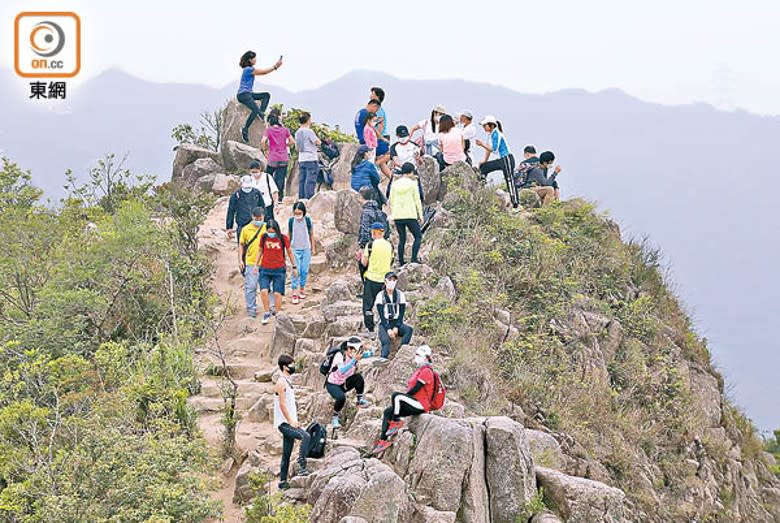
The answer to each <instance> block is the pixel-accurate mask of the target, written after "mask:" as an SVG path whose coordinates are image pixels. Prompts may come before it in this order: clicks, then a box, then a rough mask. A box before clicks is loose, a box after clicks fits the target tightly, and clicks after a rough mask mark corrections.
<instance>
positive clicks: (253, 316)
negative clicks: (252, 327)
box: [246, 312, 257, 319]
mask: <svg viewBox="0 0 780 523" xmlns="http://www.w3.org/2000/svg"><path fill="white" fill-rule="evenodd" d="M246 315H247V316H249V317H250V318H252V319H255V318H257V313H256V312H247V313H246Z"/></svg>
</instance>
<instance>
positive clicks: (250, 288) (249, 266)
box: [238, 207, 266, 318]
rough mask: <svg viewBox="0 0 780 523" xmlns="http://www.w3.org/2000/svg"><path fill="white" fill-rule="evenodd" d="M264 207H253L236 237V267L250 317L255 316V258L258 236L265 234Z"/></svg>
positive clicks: (258, 243) (258, 242)
mask: <svg viewBox="0 0 780 523" xmlns="http://www.w3.org/2000/svg"><path fill="white" fill-rule="evenodd" d="M264 214H265V209H263V208H262V207H255V208H254V209H253V210H252V221H251V222H249V223H248V224H247V225H246V226H245V227H244V228H242V229H241V235H240V236H239V238H238V269H239V270H240V271H241V274H242V275H243V276H244V300H245V301H246V313H247V314H248V315H249V317H250V318H256V317H257V281H258V279H257V273H258V271H257V265H256V263H257V258H258V254H259V250H260V237H261V236H262V235H263V234H265V230H266V229H265V220H264V219H263V216H264Z"/></svg>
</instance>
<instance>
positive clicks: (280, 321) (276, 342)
mask: <svg viewBox="0 0 780 523" xmlns="http://www.w3.org/2000/svg"><path fill="white" fill-rule="evenodd" d="M295 340H296V336H295V325H294V324H293V322H292V319H290V316H288V315H287V314H284V313H280V314H277V315H276V321H275V322H274V331H273V335H272V337H271V361H276V360H277V358H279V356H281V355H282V354H289V355H290V356H293V355H294V353H295Z"/></svg>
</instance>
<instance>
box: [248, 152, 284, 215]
mask: <svg viewBox="0 0 780 523" xmlns="http://www.w3.org/2000/svg"><path fill="white" fill-rule="evenodd" d="M249 174H250V175H251V176H252V184H253V185H254V187H255V189H257V190H258V191H260V194H262V195H263V201H264V202H265V203H266V204H267V206H266V208H265V219H266V220H273V219H274V206H275V205H276V204H275V202H276V199H277V198H278V197H279V188H278V187H277V186H276V182H275V181H274V179H273V177H272V176H271V175H270V174H268V171H267V170H266V171H263V164H261V163H260V161H259V160H252V161H251V162H249Z"/></svg>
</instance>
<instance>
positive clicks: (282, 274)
mask: <svg viewBox="0 0 780 523" xmlns="http://www.w3.org/2000/svg"><path fill="white" fill-rule="evenodd" d="M285 253H286V255H285ZM287 260H290V263H292V270H293V277H295V275H296V265H295V262H294V260H295V258H294V256H293V253H292V251H291V250H290V239H289V238H288V237H287V235H285V234H282V233H281V232H280V229H279V224H278V223H277V222H276V220H269V221H268V223H266V232H265V234H263V235H261V236H260V250H259V251H258V253H257V259H256V261H255V267H254V272H255V274H258V275H259V280H260V298H261V299H262V301H263V325H265V324H266V323H268V320H270V319H271V305H270V300H269V290H270V289H271V288H273V290H274V303H275V304H276V311H277V312H279V311H281V310H282V296H284V284H285V281H286V280H287V263H286V262H287Z"/></svg>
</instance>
